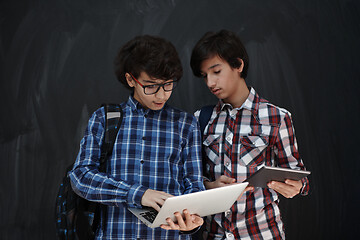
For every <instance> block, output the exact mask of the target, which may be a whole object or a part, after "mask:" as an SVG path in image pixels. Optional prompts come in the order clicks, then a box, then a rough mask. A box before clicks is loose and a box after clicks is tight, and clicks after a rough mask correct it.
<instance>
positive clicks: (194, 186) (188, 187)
mask: <svg viewBox="0 0 360 240" xmlns="http://www.w3.org/2000/svg"><path fill="white" fill-rule="evenodd" d="M184 127H186V126H184ZM182 158H183V161H184V180H183V181H184V186H185V192H184V193H185V194H186V193H191V192H198V191H203V190H205V187H204V184H203V177H202V160H201V158H202V155H201V135H200V129H199V126H198V122H197V120H196V118H195V117H193V116H191V124H190V127H188V134H187V137H186V142H185V146H184V148H183V152H182Z"/></svg>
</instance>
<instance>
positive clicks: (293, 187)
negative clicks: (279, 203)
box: [268, 179, 303, 198]
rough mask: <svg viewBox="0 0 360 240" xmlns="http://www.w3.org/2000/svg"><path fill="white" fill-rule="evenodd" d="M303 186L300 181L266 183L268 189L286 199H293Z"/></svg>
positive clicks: (287, 180) (288, 180)
mask: <svg viewBox="0 0 360 240" xmlns="http://www.w3.org/2000/svg"><path fill="white" fill-rule="evenodd" d="M302 186H303V184H302V182H301V180H299V181H295V180H290V179H286V180H285V183H283V182H277V181H271V182H269V183H268V187H269V188H271V189H274V190H275V191H277V192H278V193H280V194H281V195H283V196H284V197H286V198H293V197H295V196H296V195H298V194H299V193H300V190H301V188H302Z"/></svg>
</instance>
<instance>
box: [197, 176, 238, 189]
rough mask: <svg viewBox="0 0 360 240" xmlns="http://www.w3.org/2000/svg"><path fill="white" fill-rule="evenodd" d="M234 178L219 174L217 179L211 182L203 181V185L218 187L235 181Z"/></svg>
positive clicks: (207, 187) (209, 187)
mask: <svg viewBox="0 0 360 240" xmlns="http://www.w3.org/2000/svg"><path fill="white" fill-rule="evenodd" d="M235 181H236V179H234V178H231V177H228V176H225V175H221V176H220V177H219V178H218V179H216V180H215V181H213V182H209V181H206V182H204V185H205V187H206V189H212V188H218V187H224V186H226V185H229V184H232V183H235Z"/></svg>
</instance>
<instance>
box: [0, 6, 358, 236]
mask: <svg viewBox="0 0 360 240" xmlns="http://www.w3.org/2000/svg"><path fill="white" fill-rule="evenodd" d="M359 2H360V1H356V0H341V1H336V0H323V1H321V0H226V1H224V0H221V1H220V0H212V1H210V0H209V1H205V0H171V1H166V0H162V1H159V0H158V1H156V0H147V1H145V0H133V1H130V0H129V1H121V0H112V1H108V0H104V1H95V0H87V1H85V0H53V1H47V0H28V1H24V0H22V1H14V0H3V1H1V3H0V78H1V79H0V80H1V81H0V89H1V92H0V103H1V117H0V120H1V122H0V134H1V135H0V159H1V166H2V167H1V170H0V171H1V174H0V179H1V188H0V239H4V240H7V239H19V240H20V239H21V240H22V239H36V240H39V239H45V240H48V239H56V235H55V223H54V202H55V197H56V193H57V188H58V185H59V183H60V181H61V178H62V176H63V174H64V169H65V167H66V166H67V165H69V164H70V163H72V162H73V161H74V160H75V157H76V154H77V151H78V147H79V141H80V138H81V137H82V135H83V132H84V128H85V126H86V123H87V120H88V118H89V116H90V114H91V113H92V112H93V111H94V110H95V109H96V108H97V107H98V106H99V105H100V104H101V103H103V102H121V101H124V100H125V99H126V98H127V96H128V94H129V92H128V91H127V90H125V89H124V88H123V87H122V86H121V85H120V84H119V83H118V82H117V80H116V78H115V76H114V73H113V60H114V57H115V54H116V53H117V51H118V49H119V48H120V46H121V45H122V44H124V43H125V42H126V41H128V40H130V39H131V38H133V37H134V36H136V35H141V34H151V35H159V36H161V37H164V38H166V39H168V40H170V41H171V42H172V43H173V44H174V45H175V46H176V48H177V50H178V52H179V54H180V57H181V60H182V63H183V66H184V76H183V78H182V79H181V83H180V85H179V87H178V88H177V89H176V91H175V92H174V93H173V95H172V97H171V100H170V103H171V104H173V105H174V106H176V107H179V108H182V109H184V110H186V111H189V112H194V111H195V110H196V109H198V108H199V107H201V106H203V105H206V104H212V103H215V102H216V99H215V97H213V96H212V95H211V94H210V93H209V92H208V90H207V88H206V87H205V84H204V83H203V82H202V81H201V80H199V79H197V78H195V77H193V75H192V73H191V70H190V66H189V59H190V54H191V50H192V47H193V46H194V44H195V42H196V41H197V40H198V39H199V38H200V37H201V36H202V35H203V34H204V33H205V32H206V31H209V30H214V31H216V30H220V29H223V28H224V29H229V30H232V31H235V32H236V33H238V34H239V35H240V37H241V38H242V40H243V42H244V44H245V45H246V48H247V50H248V52H249V55H250V68H249V75H248V78H247V83H248V85H250V86H253V87H255V89H256V90H257V91H258V92H259V94H260V95H261V96H263V97H264V98H266V99H268V100H270V101H271V102H273V103H275V104H277V105H279V106H282V107H284V108H286V109H288V110H289V111H290V112H291V113H292V115H293V120H294V125H295V129H296V134H297V139H298V144H299V148H300V153H301V156H302V158H303V160H304V162H305V164H306V166H307V168H308V169H309V170H311V171H312V175H311V177H310V181H311V193H310V195H309V196H307V197H296V198H294V199H291V200H287V199H282V200H281V203H280V206H281V209H282V213H283V218H284V221H285V227H286V234H287V238H288V239H349V238H352V237H353V236H355V234H357V232H358V229H357V228H358V227H359V226H360V221H359V214H360V211H359V203H360V193H359V192H360V191H359V190H360V187H359V184H358V182H359V177H360V174H359V170H360V157H359V153H358V152H357V150H359V144H358V142H357V139H358V138H359V136H360V131H359V123H360V121H359V120H360V119H359V115H360V114H359V111H360V106H359V105H360V104H359V96H358V91H359V90H360V83H359V80H360V79H359V76H360V61H359V57H360V56H359V54H360V51H359V50H360V44H359V43H360V21H359V20H360V19H359V18H360V4H359Z"/></svg>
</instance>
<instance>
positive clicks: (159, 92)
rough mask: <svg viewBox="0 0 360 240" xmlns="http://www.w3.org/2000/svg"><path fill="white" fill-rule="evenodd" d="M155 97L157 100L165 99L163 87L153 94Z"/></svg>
mask: <svg viewBox="0 0 360 240" xmlns="http://www.w3.org/2000/svg"><path fill="white" fill-rule="evenodd" d="M155 97H156V98H158V99H164V98H165V91H164V88H163V87H160V89H159V91H157V93H155Z"/></svg>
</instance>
